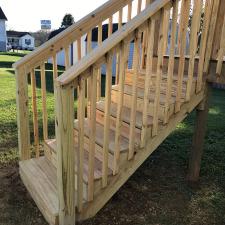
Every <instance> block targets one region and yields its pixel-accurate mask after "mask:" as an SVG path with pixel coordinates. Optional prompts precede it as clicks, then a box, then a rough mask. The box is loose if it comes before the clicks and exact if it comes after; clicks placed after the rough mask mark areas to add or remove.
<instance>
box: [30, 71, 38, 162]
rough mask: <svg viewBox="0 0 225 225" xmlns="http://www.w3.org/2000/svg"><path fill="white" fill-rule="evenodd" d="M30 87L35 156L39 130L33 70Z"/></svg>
mask: <svg viewBox="0 0 225 225" xmlns="http://www.w3.org/2000/svg"><path fill="white" fill-rule="evenodd" d="M30 77H31V89H32V111H33V128H34V147H35V154H36V158H38V157H39V155H40V148H39V132H38V111H37V95H36V77H35V70H32V71H31V73H30Z"/></svg>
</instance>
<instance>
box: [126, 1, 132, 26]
mask: <svg viewBox="0 0 225 225" xmlns="http://www.w3.org/2000/svg"><path fill="white" fill-rule="evenodd" d="M127 6H128V8H127V22H129V21H130V20H131V15H132V1H130V2H129V3H128V5H127Z"/></svg>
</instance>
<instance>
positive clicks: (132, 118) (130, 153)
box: [128, 31, 141, 160]
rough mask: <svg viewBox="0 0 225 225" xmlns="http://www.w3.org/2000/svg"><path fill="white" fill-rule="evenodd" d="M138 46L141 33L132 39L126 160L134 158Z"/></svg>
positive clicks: (138, 66)
mask: <svg viewBox="0 0 225 225" xmlns="http://www.w3.org/2000/svg"><path fill="white" fill-rule="evenodd" d="M140 44H141V32H138V31H137V33H136V34H135V39H134V60H133V62H134V64H133V71H134V73H133V79H132V80H133V84H132V100H131V116H130V128H129V132H130V133H129V150H128V160H130V159H132V158H133V156H134V148H135V140H136V139H135V125H136V111H137V82H138V73H139V69H140Z"/></svg>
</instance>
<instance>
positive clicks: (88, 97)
mask: <svg viewBox="0 0 225 225" xmlns="http://www.w3.org/2000/svg"><path fill="white" fill-rule="evenodd" d="M91 50H92V30H90V31H89V32H88V33H87V54H88V53H90V52H91ZM90 88H91V87H90V78H88V79H87V100H88V103H87V104H89V102H90ZM88 116H89V112H88Z"/></svg>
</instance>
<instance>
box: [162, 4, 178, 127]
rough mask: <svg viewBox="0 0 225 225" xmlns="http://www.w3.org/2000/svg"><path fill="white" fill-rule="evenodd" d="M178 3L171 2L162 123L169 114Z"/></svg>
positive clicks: (166, 120) (166, 119)
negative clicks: (169, 37)
mask: <svg viewBox="0 0 225 225" xmlns="http://www.w3.org/2000/svg"><path fill="white" fill-rule="evenodd" d="M178 5H179V0H176V1H174V3H173V18H172V30H171V41H170V56H169V64H168V75H167V88H166V101H165V112H166V115H165V118H164V123H167V122H168V119H169V115H168V111H169V104H170V100H171V91H172V84H173V73H174V55H175V45H176V34H177V18H178Z"/></svg>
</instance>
